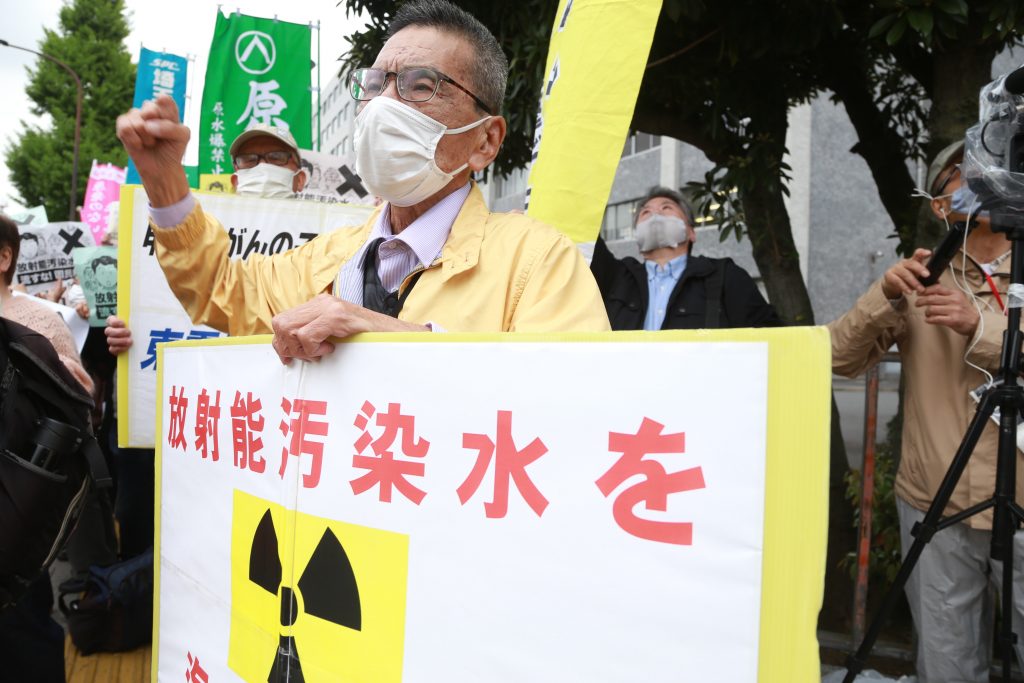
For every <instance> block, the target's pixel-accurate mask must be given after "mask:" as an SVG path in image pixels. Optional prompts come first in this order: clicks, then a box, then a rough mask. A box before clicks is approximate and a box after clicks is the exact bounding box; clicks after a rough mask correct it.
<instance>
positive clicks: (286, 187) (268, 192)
mask: <svg viewBox="0 0 1024 683" xmlns="http://www.w3.org/2000/svg"><path fill="white" fill-rule="evenodd" d="M299 173H305V171H304V170H303V169H299V170H298V171H292V170H291V169H290V168H287V167H285V166H275V165H274V164H268V163H265V162H264V163H259V164H256V165H255V166H253V167H252V168H240V169H238V170H237V171H235V176H237V180H238V186H237V187H236V188H235V192H236V193H238V194H244V195H252V196H257V197H294V196H295V191H294V190H293V189H292V188H293V185H292V183H293V182H294V180H295V176H296V175H297V174H299Z"/></svg>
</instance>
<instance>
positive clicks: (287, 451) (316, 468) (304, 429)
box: [277, 398, 327, 489]
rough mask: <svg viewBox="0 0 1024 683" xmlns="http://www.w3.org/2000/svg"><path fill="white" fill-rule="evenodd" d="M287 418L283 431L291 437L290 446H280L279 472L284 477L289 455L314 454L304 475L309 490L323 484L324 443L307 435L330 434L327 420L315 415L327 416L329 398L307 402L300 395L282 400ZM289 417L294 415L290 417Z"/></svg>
mask: <svg viewBox="0 0 1024 683" xmlns="http://www.w3.org/2000/svg"><path fill="white" fill-rule="evenodd" d="M281 409H282V410H283V411H284V419H283V420H281V425H280V430H281V434H282V435H284V437H285V438H288V437H289V436H291V439H290V440H289V442H288V445H287V446H285V447H284V448H282V449H281V467H280V469H278V472H277V473H278V475H279V476H280V477H281V478H282V479H283V478H284V472H285V470H286V469H287V468H288V459H289V457H290V456H294V457H296V458H300V457H301V456H303V455H311V456H313V458H312V460H311V462H310V466H309V472H306V473H304V474H303V475H302V485H303V487H305V488H307V489H311V488H315V487H316V485H317V484H319V483H320V469H321V467H322V466H323V458H324V442H323V441H322V440H320V441H317V440H313V439H308V438H306V437H307V436H321V437H323V436H327V421H326V420H315V419H313V418H314V417H315V416H317V415H320V416H324V415H327V401H307V400H304V399H301V398H297V399H295V400H294V401H289V400H288V399H286V398H283V399H281ZM289 416H292V417H291V419H290V420H289Z"/></svg>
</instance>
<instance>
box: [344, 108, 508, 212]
mask: <svg viewBox="0 0 1024 683" xmlns="http://www.w3.org/2000/svg"><path fill="white" fill-rule="evenodd" d="M489 118H491V117H490V116H485V117H483V118H482V119H480V120H479V121H474V122H473V123H471V124H469V125H468V126H462V127H461V128H452V129H449V128H448V127H447V126H445V125H444V124H443V123H441V122H440V121H435V120H434V119H432V118H430V117H429V116H427V115H426V114H424V113H423V112H421V111H419V110H417V109H414V108H413V107H410V106H409V105H407V104H403V103H402V102H399V101H398V100H395V99H392V98H390V97H375V98H373V99H372V100H370V101H369V102H367V103H366V106H365V107H363V110H362V111H361V112H359V115H358V116H357V117H356V128H355V136H354V142H355V148H356V173H358V174H359V177H360V178H362V180H363V184H364V185H366V188H367V189H368V190H369V191H370V192H371V193H372V194H375V195H377V196H378V197H380V198H381V199H384V200H386V201H388V202H390V203H391V204H394V205H395V206H412V205H414V204H419V203H420V202H422V201H423V200H424V199H426V198H427V197H429V196H431V195H433V194H435V193H436V192H438V191H439V190H440V189H441V188H443V187H444V186H445V185H447V184H448V183H450V182H451V181H452V178H453V177H455V176H456V175H457V174H458V173H461V172H462V171H463V170H465V168H466V167H467V166H468V165H469V162H468V161H467V162H466V163H464V164H463V165H462V166H459V167H458V168H456V169H455V170H453V171H442V170H441V169H440V168H438V166H437V163H436V162H435V161H434V154H435V153H436V152H437V143H439V142H440V141H441V138H442V137H444V136H445V135H458V134H459V133H465V132H466V131H468V130H472V129H473V128H476V127H477V126H479V125H480V124H482V123H483V122H484V121H486V120H487V119H489Z"/></svg>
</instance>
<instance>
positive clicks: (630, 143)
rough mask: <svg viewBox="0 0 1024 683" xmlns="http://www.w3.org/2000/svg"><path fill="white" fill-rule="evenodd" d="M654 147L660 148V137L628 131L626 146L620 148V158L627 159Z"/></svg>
mask: <svg viewBox="0 0 1024 683" xmlns="http://www.w3.org/2000/svg"><path fill="white" fill-rule="evenodd" d="M656 147H661V136H660V135H651V134H650V133H641V132H639V131H630V133H629V135H628V136H627V137H626V144H625V145H623V147H622V156H624V157H628V156H632V155H634V154H639V153H640V152H646V151H648V150H651V149H655V148H656Z"/></svg>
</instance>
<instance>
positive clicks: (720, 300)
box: [590, 187, 782, 330]
mask: <svg viewBox="0 0 1024 683" xmlns="http://www.w3.org/2000/svg"><path fill="white" fill-rule="evenodd" d="M634 220H635V223H634V225H635V227H636V238H637V244H638V245H639V247H640V255H641V256H642V257H643V259H644V262H643V263H641V262H640V261H637V260H636V259H635V258H629V257H627V258H624V259H622V260H619V259H616V258H615V256H614V255H613V254H612V253H611V251H609V249H608V246H607V245H606V244H605V243H604V240H602V239H601V238H600V237H599V238H598V240H597V244H596V245H595V247H594V258H593V260H592V261H591V262H590V270H591V271H592V272H593V273H594V278H595V279H596V280H597V285H598V287H600V289H601V296H602V298H603V299H604V305H605V308H607V309H608V319H609V320H610V321H611V324H612V329H613V330H691V329H699V328H723V327H776V326H779V325H782V321H781V320H780V319H779V316H778V315H777V314H776V313H775V309H774V308H772V306H771V304H769V303H768V302H767V301H765V300H764V297H762V296H761V292H760V291H758V289H757V285H756V284H754V281H753V279H751V277H750V275H749V274H748V273H747V271H745V270H743V269H742V268H740V267H739V266H737V265H736V264H735V263H733V261H732V259H728V258H725V259H716V258H708V257H705V256H694V255H692V254H691V253H690V251H691V247H692V245H693V241H694V239H695V237H696V235H695V234H694V231H693V212H692V210H691V209H690V207H689V205H688V204H687V203H686V200H684V199H683V196H682V195H681V194H679V193H678V192H676V191H674V190H670V189H668V188H666V187H653V188H651V190H650V191H649V192H648V193H647V195H646V196H645V197H644V198H643V199H642V200H641V202H640V210H639V211H638V212H637V214H636V218H635V219H634Z"/></svg>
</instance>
